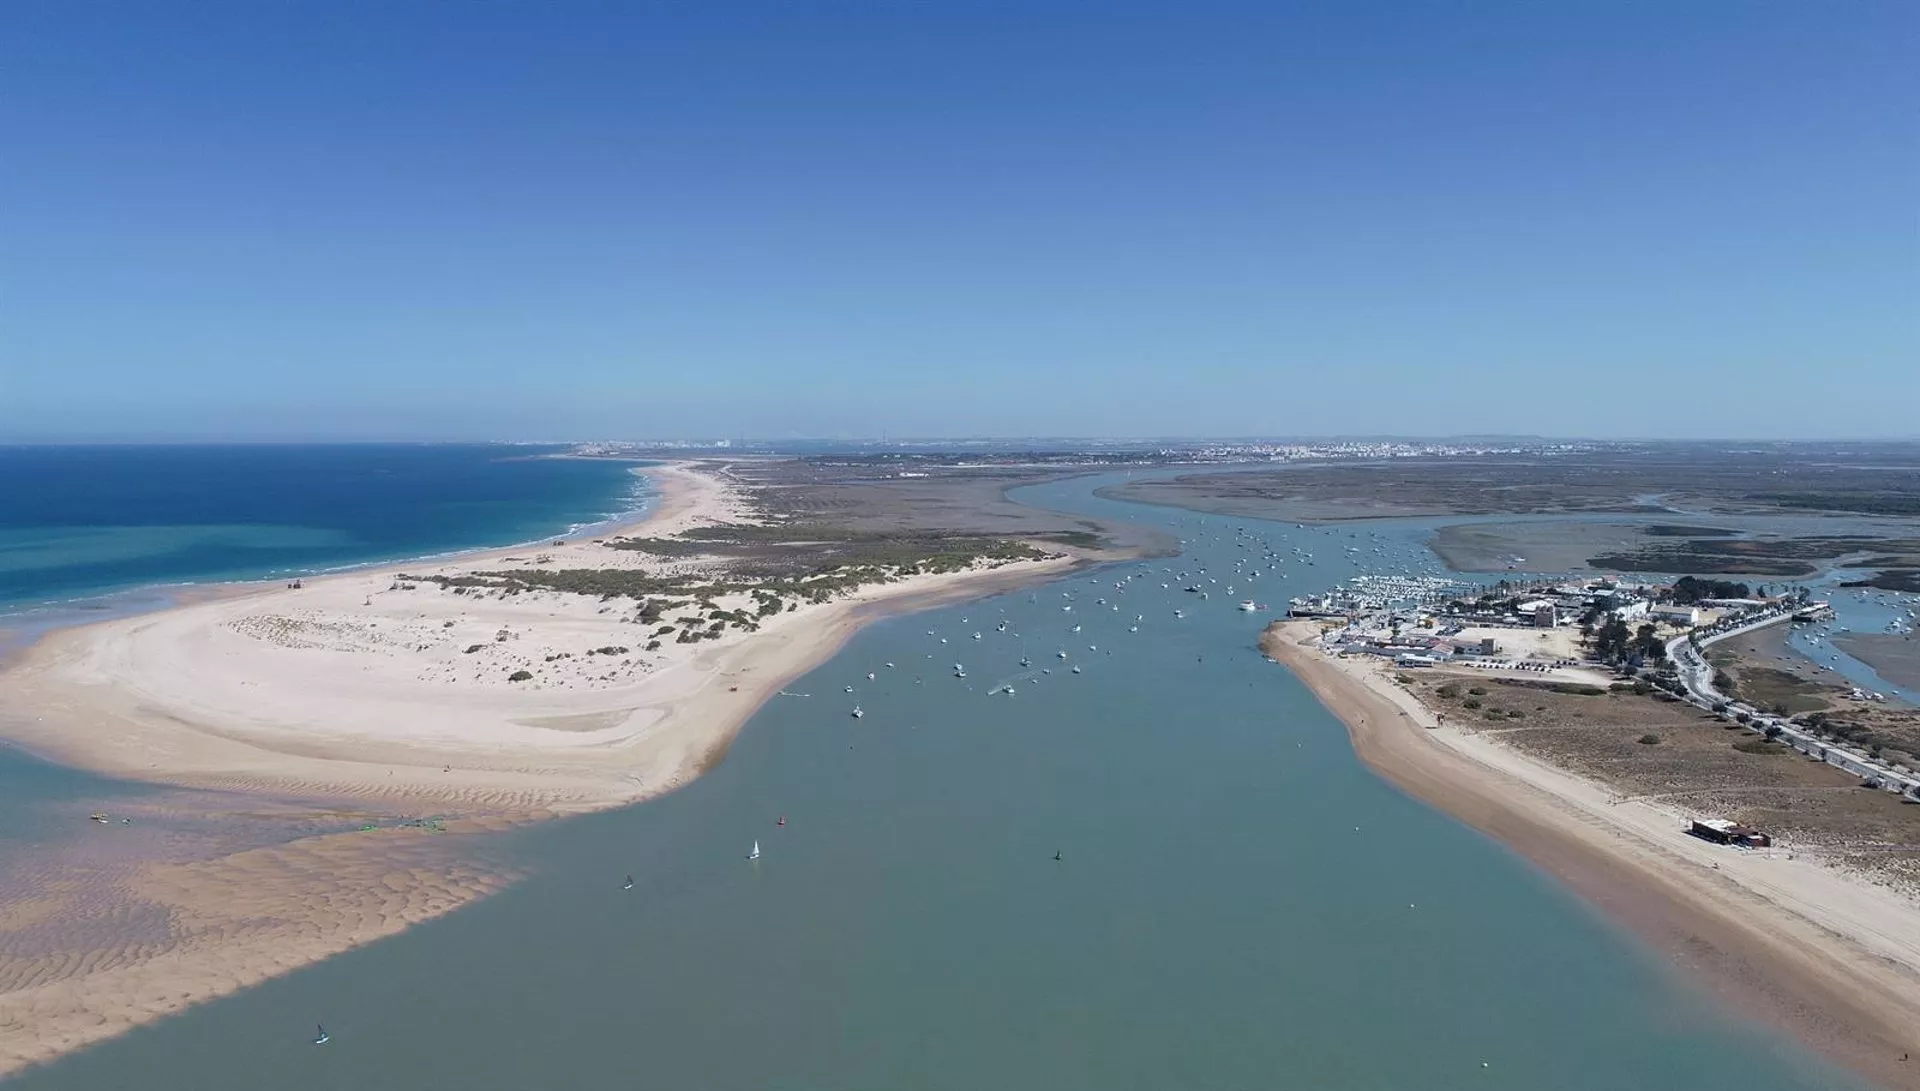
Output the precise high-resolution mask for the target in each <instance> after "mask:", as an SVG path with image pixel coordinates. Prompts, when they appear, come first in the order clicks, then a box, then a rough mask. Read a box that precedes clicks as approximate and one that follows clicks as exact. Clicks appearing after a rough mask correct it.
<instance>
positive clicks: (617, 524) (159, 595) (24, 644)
mask: <svg viewBox="0 0 1920 1091" xmlns="http://www.w3.org/2000/svg"><path fill="white" fill-rule="evenodd" d="M538 457H544V458H572V457H577V456H573V455H566V454H557V455H544V456H538ZM622 461H627V462H632V463H634V465H633V467H632V468H631V469H630V470H629V472H630V473H632V474H633V475H634V476H636V477H639V478H642V479H643V480H645V481H647V483H649V484H657V483H655V482H653V481H652V479H651V478H650V477H649V476H648V474H649V471H650V470H654V469H664V468H669V467H683V466H690V465H693V464H694V463H693V462H692V461H690V460H689V461H677V462H676V461H671V460H665V459H637V458H636V459H623V460H622ZM628 499H630V500H635V501H638V506H635V507H628V508H624V509H622V510H620V511H616V512H612V513H610V514H608V515H607V516H605V517H604V518H601V519H596V520H594V521H593V522H591V523H576V524H573V525H570V526H568V527H567V528H565V529H564V530H561V531H557V532H555V534H553V535H542V536H540V537H538V538H532V539H528V540H526V541H523V542H515V543H509V544H506V545H476V546H462V547H457V548H454V549H443V550H439V551H437V552H433V553H420V554H413V555H409V556H405V557H379V558H375V559H372V560H366V561H348V562H346V563H344V564H339V565H333V566H329V567H325V568H311V569H299V570H288V571H285V572H279V573H274V574H272V575H265V576H248V575H238V576H227V577H218V578H213V579H205V580H179V581H173V582H162V583H139V584H130V585H128V586H125V587H109V588H106V589H103V590H97V591H88V592H83V593H80V594H77V595H72V596H69V597H66V598H57V599H44V600H39V601H34V602H18V603H13V604H10V605H8V604H0V671H4V670H5V669H6V668H7V667H8V666H9V665H10V664H12V663H13V662H15V661H16V660H17V659H18V658H19V657H20V656H21V655H24V654H25V653H26V652H28V651H30V650H31V649H32V648H33V646H34V645H35V644H38V643H39V642H40V641H41V640H42V639H44V638H46V637H48V636H52V635H54V634H56V633H61V632H66V631H68V630H70V629H79V628H85V627H86V626H89V625H99V624H103V623H105V622H110V621H120V620H123V619H125V618H130V617H137V616H139V615H141V614H152V613H159V612H161V611H163V610H172V609H175V608H176V607H180V606H191V605H194V604H196V603H199V602H204V601H207V600H208V599H216V598H231V597H234V596H239V595H246V594H249V593H251V592H253V591H255V590H260V589H265V588H267V587H268V585H270V584H275V583H284V582H286V581H288V580H320V579H327V578H329V577H333V576H347V575H353V574H354V573H358V572H368V571H374V570H378V569H386V568H395V567H397V566H400V565H421V564H440V563H446V562H450V561H458V560H462V559H465V558H468V557H472V556H478V555H482V554H487V553H492V552H494V551H497V550H523V549H534V548H538V547H539V546H540V545H541V544H542V543H544V542H548V541H551V540H552V539H553V538H555V537H560V538H572V537H577V536H579V535H581V534H620V533H626V532H629V531H632V530H636V529H638V528H640V527H643V526H645V525H646V523H647V520H648V519H649V518H650V517H651V514H652V512H653V510H654V508H655V506H657V503H658V502H659V500H660V497H659V495H658V494H657V492H656V493H655V494H653V495H634V496H629V497H628ZM141 598H144V599H145V601H143V602H127V600H135V599H141ZM122 603H125V608H121V605H120V604H122ZM88 613H94V614H98V615H101V616H96V617H86V616H84V615H85V614H88ZM9 638H18V639H9Z"/></svg>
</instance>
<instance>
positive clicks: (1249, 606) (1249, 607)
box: [1240, 599, 1260, 614]
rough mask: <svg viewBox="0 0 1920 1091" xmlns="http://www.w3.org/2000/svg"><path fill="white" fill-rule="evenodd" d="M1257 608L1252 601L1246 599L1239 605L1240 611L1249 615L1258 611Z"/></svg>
mask: <svg viewBox="0 0 1920 1091" xmlns="http://www.w3.org/2000/svg"><path fill="white" fill-rule="evenodd" d="M1259 608H1260V607H1259V606H1257V605H1255V604H1254V601H1253V600H1252V599H1248V600H1247V601H1245V602H1243V603H1241V604H1240V609H1241V611H1242V612H1243V613H1248V614H1251V613H1253V612H1254V611H1255V610H1258V609H1259Z"/></svg>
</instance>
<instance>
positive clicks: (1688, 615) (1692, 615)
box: [1641, 603, 1700, 627]
mask: <svg viewBox="0 0 1920 1091" xmlns="http://www.w3.org/2000/svg"><path fill="white" fill-rule="evenodd" d="M1641 605H1642V606H1645V605H1646V604H1645V603H1641ZM1646 613H1649V614H1651V615H1652V616H1653V617H1654V619H1655V620H1657V621H1665V622H1668V623H1669V624H1673V625H1686V626H1689V627H1691V626H1694V625H1698V624H1700V611H1699V610H1698V609H1697V608H1695V607H1692V606H1655V607H1653V608H1652V609H1651V610H1648V611H1646Z"/></svg>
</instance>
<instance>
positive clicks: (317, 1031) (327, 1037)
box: [313, 1023, 333, 1046]
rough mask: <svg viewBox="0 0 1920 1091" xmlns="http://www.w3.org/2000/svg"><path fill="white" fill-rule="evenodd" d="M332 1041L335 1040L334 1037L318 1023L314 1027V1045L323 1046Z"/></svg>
mask: <svg viewBox="0 0 1920 1091" xmlns="http://www.w3.org/2000/svg"><path fill="white" fill-rule="evenodd" d="M332 1040H333V1035H331V1034H328V1033H327V1028H325V1027H323V1026H321V1025H320V1024H318V1023H315V1024H314V1025H313V1044H314V1045H317V1046H323V1045H326V1044H327V1043H328V1042H330V1041H332Z"/></svg>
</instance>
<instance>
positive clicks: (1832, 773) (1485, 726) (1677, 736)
mask: <svg viewBox="0 0 1920 1091" xmlns="http://www.w3.org/2000/svg"><path fill="white" fill-rule="evenodd" d="M1408 688H1409V689H1410V690H1411V691H1412V692H1413V693H1414V694H1415V695H1416V696H1418V697H1419V698H1420V699H1421V700H1422V701H1423V702H1425V703H1426V704H1427V705H1428V706H1429V707H1432V708H1434V709H1436V710H1437V711H1439V712H1441V713H1442V714H1443V715H1444V716H1445V718H1446V721H1447V723H1448V724H1450V725H1454V726H1458V727H1461V728H1463V729H1465V730H1468V731H1484V732H1487V733H1489V734H1490V735H1492V736H1494V737H1497V738H1498V739H1499V740H1500V741H1502V742H1503V743H1506V744H1508V745H1511V746H1513V747H1515V748H1517V749H1519V750H1520V751H1522V752H1523V753H1526V754H1529V755H1531V756H1533V757H1536V758H1538V759H1540V760H1543V761H1546V762H1548V763H1549V764H1552V765H1554V766H1556V767H1558V768H1562V769H1567V770H1570V771H1572V772H1575V773H1578V774H1581V775H1583V776H1590V777H1593V778H1594V779H1596V780H1599V781H1602V782H1603V783H1605V784H1607V785H1608V786H1609V787H1610V788H1611V789H1612V790H1613V791H1615V792H1617V793H1619V794H1620V795H1622V796H1630V797H1645V798H1652V799H1657V800H1660V801H1662V802H1665V803H1668V804H1670V805H1672V806H1675V807H1677V808H1679V809H1680V810H1682V811H1685V812H1687V813H1691V814H1695V815H1699V816H1702V817H1713V818H1729V819H1732V820H1734V821H1737V822H1745V823H1749V824H1751V825H1754V826H1758V827H1760V828H1761V829H1765V830H1768V831H1770V832H1773V833H1775V834H1784V835H1788V836H1792V837H1795V838H1796V839H1798V840H1799V841H1800V842H1801V843H1803V844H1810V845H1821V846H1825V847H1827V848H1830V849H1833V850H1836V851H1839V852H1842V853H1848V852H1851V851H1858V852H1860V853H1861V855H1860V856H1859V857H1857V858H1856V857H1854V856H1847V857H1846V859H1847V862H1848V863H1849V864H1850V865H1853V866H1858V867H1861V868H1863V869H1865V870H1870V871H1873V872H1876V873H1879V874H1885V875H1889V876H1893V875H1904V876H1911V875H1913V874H1916V873H1920V849H1916V848H1915V846H1920V807H1914V806H1910V805H1906V804H1902V803H1901V802H1900V801H1899V800H1898V799H1897V798H1895V797H1893V796H1891V795H1888V794H1887V793H1885V792H1878V791H1873V790H1870V789H1863V788H1860V787H1859V782H1858V780H1857V779H1856V778H1854V777H1851V776H1849V775H1847V774H1846V773H1843V772H1841V771H1840V770H1838V769H1835V768H1833V767H1832V766H1829V765H1825V764H1822V763H1819V762H1814V761H1809V760H1807V759H1805V758H1803V757H1800V756H1798V755H1796V754H1795V753H1794V752H1793V751H1792V750H1791V749H1789V748H1787V747H1783V746H1781V745H1780V744H1779V743H1777V742H1774V741H1771V740H1768V739H1765V738H1763V737H1760V736H1757V735H1754V734H1752V733H1751V732H1747V731H1743V730H1741V729H1740V728H1739V726H1738V725H1737V724H1732V723H1726V722H1723V721H1721V720H1720V719H1719V718H1718V717H1716V716H1715V715H1713V714H1712V713H1708V712H1703V711H1701V710H1700V709H1697V708H1693V707H1691V706H1689V705H1685V704H1681V703H1674V702H1663V701H1659V700H1656V699H1653V698H1652V697H1651V696H1640V695H1636V694H1635V693H1634V692H1633V691H1632V690H1631V689H1626V690H1619V691H1615V692H1612V693H1609V694H1607V695H1606V696H1601V697H1594V696H1581V695H1574V694H1568V693H1557V692H1554V691H1553V690H1551V689H1547V688H1542V687H1538V686H1529V685H1521V684H1519V682H1518V680H1515V681H1508V680H1505V679H1484V678H1478V677H1475V678H1470V679H1469V678H1459V677H1449V676H1447V675H1445V674H1441V673H1437V672H1436V673H1433V674H1427V673H1422V674H1420V675H1419V676H1417V677H1416V678H1415V680H1414V682H1413V684H1412V685H1410V686H1409V687H1408ZM1469 688H1472V689H1479V690H1483V691H1484V693H1483V694H1482V695H1481V696H1477V697H1475V696H1472V695H1470V694H1469V693H1468V692H1467V691H1468V689H1469ZM1443 690H1444V691H1446V692H1448V693H1450V694H1451V696H1442V695H1441V693H1442V691H1443ZM1469 700H1471V701H1474V702H1476V703H1477V705H1478V707H1476V708H1472V709H1468V708H1466V707H1465V706H1466V702H1467V701H1469ZM1512 711H1520V712H1521V713H1522V715H1521V716H1520V717H1519V718H1515V717H1513V716H1511V715H1510V712H1512ZM1488 713H1496V714H1497V715H1496V716H1489V715H1488Z"/></svg>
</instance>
